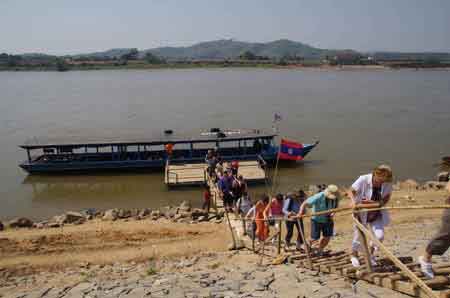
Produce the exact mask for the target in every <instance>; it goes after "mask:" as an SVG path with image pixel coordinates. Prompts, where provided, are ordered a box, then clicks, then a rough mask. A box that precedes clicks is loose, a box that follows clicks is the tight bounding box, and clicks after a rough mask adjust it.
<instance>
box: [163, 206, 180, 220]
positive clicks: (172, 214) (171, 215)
mask: <svg viewBox="0 0 450 298" xmlns="http://www.w3.org/2000/svg"><path fill="white" fill-rule="evenodd" d="M178 211H179V208H178V207H174V208H170V209H168V210H167V211H166V212H164V216H165V217H167V218H174V217H175V216H176V215H177V214H178Z"/></svg>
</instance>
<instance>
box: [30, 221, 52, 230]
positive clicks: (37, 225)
mask: <svg viewBox="0 0 450 298" xmlns="http://www.w3.org/2000/svg"><path fill="white" fill-rule="evenodd" d="M47 225H48V221H45V220H44V221H41V222H37V223H34V224H33V228H36V229H43V228H45V227H46V226H47Z"/></svg>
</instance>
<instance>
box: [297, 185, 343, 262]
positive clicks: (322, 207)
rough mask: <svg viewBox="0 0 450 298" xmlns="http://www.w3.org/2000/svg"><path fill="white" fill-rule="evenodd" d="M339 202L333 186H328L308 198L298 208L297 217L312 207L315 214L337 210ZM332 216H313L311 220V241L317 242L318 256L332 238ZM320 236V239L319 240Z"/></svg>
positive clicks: (337, 191)
mask: <svg viewBox="0 0 450 298" xmlns="http://www.w3.org/2000/svg"><path fill="white" fill-rule="evenodd" d="M338 201H339V190H338V187H337V186H336V185H334V184H330V185H328V187H327V188H326V189H325V190H324V191H321V192H319V193H317V194H315V195H313V196H311V197H309V198H308V199H307V200H306V201H305V202H304V203H303V204H302V206H301V207H300V211H299V213H298V215H299V216H302V215H304V214H305V209H306V208H308V207H312V212H313V213H317V212H321V211H327V210H330V209H334V208H337V206H338ZM333 228H334V222H333V214H332V213H329V214H323V215H315V216H313V217H312V218H311V238H312V240H319V239H320V241H319V248H318V254H319V255H321V254H322V252H323V250H324V248H325V247H326V246H327V245H328V242H330V238H331V236H333ZM320 234H322V238H320Z"/></svg>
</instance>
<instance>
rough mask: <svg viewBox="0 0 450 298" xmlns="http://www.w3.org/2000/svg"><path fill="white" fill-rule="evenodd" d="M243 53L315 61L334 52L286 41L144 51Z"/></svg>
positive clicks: (189, 55)
mask: <svg viewBox="0 0 450 298" xmlns="http://www.w3.org/2000/svg"><path fill="white" fill-rule="evenodd" d="M245 51H250V52H252V53H253V54H255V55H257V56H267V57H269V58H281V57H283V56H298V57H303V58H305V59H317V58H320V57H325V56H326V55H328V54H333V53H335V52H336V51H330V50H326V49H319V48H315V47H312V46H310V45H307V44H304V43H301V42H295V41H291V40H288V39H280V40H276V41H272V42H267V43H252V42H243V41H235V40H232V39H221V40H215V41H208V42H201V43H197V44H195V45H192V46H189V47H161V48H155V49H149V50H144V51H142V53H143V54H144V55H145V53H147V52H151V53H152V54H154V55H156V56H159V57H164V58H166V59H227V58H228V59H230V58H237V57H239V55H241V54H242V53H243V52H245Z"/></svg>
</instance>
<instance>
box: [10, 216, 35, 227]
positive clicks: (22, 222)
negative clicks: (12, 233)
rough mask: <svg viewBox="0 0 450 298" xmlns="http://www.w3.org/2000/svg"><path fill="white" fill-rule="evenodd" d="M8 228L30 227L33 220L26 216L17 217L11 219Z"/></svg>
mask: <svg viewBox="0 0 450 298" xmlns="http://www.w3.org/2000/svg"><path fill="white" fill-rule="evenodd" d="M8 226H9V227H10V228H31V227H32V226H33V221H31V220H30V219H28V218H26V217H19V218H15V219H13V220H11V221H10V222H9V223H8Z"/></svg>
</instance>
